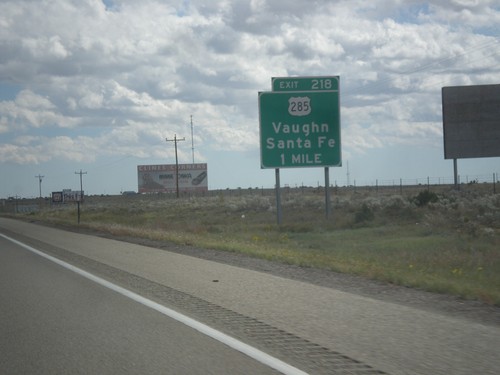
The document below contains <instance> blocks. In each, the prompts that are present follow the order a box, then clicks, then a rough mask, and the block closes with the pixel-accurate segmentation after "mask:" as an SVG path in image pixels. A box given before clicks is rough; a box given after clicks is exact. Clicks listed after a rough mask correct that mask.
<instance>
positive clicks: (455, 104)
mask: <svg viewBox="0 0 500 375" xmlns="http://www.w3.org/2000/svg"><path fill="white" fill-rule="evenodd" d="M442 102H443V135H444V158H445V159H463V158H484V157H498V156H500V84H498V85H478V86H452V87H443V88H442Z"/></svg>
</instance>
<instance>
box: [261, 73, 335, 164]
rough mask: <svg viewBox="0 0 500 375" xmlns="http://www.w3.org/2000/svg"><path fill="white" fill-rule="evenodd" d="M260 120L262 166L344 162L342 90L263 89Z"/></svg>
mask: <svg viewBox="0 0 500 375" xmlns="http://www.w3.org/2000/svg"><path fill="white" fill-rule="evenodd" d="M276 79H278V78H276ZM276 79H275V80H276ZM291 79H293V80H299V81H300V82H305V80H309V81H310V83H314V82H313V81H314V79H316V78H304V81H301V78H291ZM280 80H281V78H280ZM274 82H275V81H274V80H273V85H274ZM279 82H285V81H279ZM335 82H336V83H335V84H336V85H337V88H338V79H337V80H336V81H335ZM301 84H302V83H301ZM332 84H333V81H332ZM273 88H274V87H273ZM259 122H260V153H261V168H293V167H321V166H323V167H328V166H341V164H342V161H341V152H340V150H341V149H340V106H339V92H338V90H327V91H321V90H317V91H311V90H304V91H272V92H260V93H259Z"/></svg>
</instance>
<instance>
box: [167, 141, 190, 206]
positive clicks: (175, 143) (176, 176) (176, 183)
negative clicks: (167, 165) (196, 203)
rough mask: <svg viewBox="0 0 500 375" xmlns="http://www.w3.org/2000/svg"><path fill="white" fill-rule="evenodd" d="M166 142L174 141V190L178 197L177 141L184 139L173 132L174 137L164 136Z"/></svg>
mask: <svg viewBox="0 0 500 375" xmlns="http://www.w3.org/2000/svg"><path fill="white" fill-rule="evenodd" d="M165 140H166V141H167V142H174V145H175V191H176V193H177V198H179V159H178V158H177V142H180V141H185V140H186V139H185V138H177V134H174V139H168V138H165Z"/></svg>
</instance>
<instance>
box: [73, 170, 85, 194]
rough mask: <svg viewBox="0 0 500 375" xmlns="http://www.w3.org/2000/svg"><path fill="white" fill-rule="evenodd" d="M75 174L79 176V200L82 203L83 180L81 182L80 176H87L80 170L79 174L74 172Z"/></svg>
mask: <svg viewBox="0 0 500 375" xmlns="http://www.w3.org/2000/svg"><path fill="white" fill-rule="evenodd" d="M75 174H79V175H80V200H81V201H83V180H82V175H84V174H87V172H82V170H81V169H80V172H75Z"/></svg>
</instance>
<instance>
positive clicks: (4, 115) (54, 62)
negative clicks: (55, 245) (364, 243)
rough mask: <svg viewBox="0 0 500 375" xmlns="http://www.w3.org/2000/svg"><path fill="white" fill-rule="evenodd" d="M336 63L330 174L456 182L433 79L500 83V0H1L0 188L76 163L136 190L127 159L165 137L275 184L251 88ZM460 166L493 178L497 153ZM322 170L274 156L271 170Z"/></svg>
mask: <svg viewBox="0 0 500 375" xmlns="http://www.w3.org/2000/svg"><path fill="white" fill-rule="evenodd" d="M332 75H334V76H336V75H338V76H340V100H341V122H342V160H343V166H342V167H340V168H339V167H337V168H331V171H330V179H331V182H332V183H337V184H339V185H343V184H345V183H346V182H347V178H348V177H349V181H350V183H351V184H352V183H353V182H355V183H356V184H357V185H363V184H375V181H377V180H378V181H379V182H378V183H379V184H382V183H392V182H393V181H397V183H399V180H400V179H403V181H414V180H415V181H417V180H418V179H421V182H423V181H424V179H426V178H427V177H430V178H436V179H438V178H439V179H440V180H441V181H443V179H448V181H449V182H451V181H452V178H453V163H452V161H450V160H445V159H444V152H443V135H442V114H441V113H442V112H441V88H442V87H443V86H461V85H477V84H493V83H494V84H498V83H500V1H498V0H450V1H442V0H435V1H428V2H422V1H410V0H408V1H405V0H384V1H373V0H338V1H337V0H293V1H285V0H283V1H281V0H175V1H174V0H156V1H155V0H104V1H102V0H0V176H1V177H0V198H5V197H7V196H13V195H19V196H23V197H30V196H38V193H39V183H38V178H37V177H35V176H38V175H42V176H44V177H43V182H42V194H43V195H44V196H48V195H49V194H50V192H51V191H58V190H61V189H63V188H70V189H74V190H78V189H79V185H80V179H79V175H77V174H75V172H79V171H80V170H81V171H84V172H87V174H85V175H84V176H83V185H84V190H85V191H86V193H87V194H102V193H104V194H117V193H119V192H120V191H124V190H137V169H136V168H137V165H141V164H170V163H175V154H174V147H173V144H172V143H171V142H166V141H165V138H173V137H174V135H177V136H178V137H185V139H186V141H184V142H180V143H179V145H178V153H179V162H180V163H191V162H192V161H193V153H192V151H193V150H192V145H193V144H194V159H195V162H197V163H198V162H205V163H208V176H209V177H208V183H209V188H210V189H221V188H222V189H225V188H227V187H229V188H236V187H242V188H247V187H262V186H264V187H272V186H273V185H274V170H272V169H261V168H260V151H259V149H260V141H259V109H258V92H259V91H270V90H271V77H286V76H332ZM191 116H192V124H193V127H191ZM192 129H193V134H194V138H193V139H192V138H191V130H192ZM458 166H459V174H460V175H461V177H462V180H464V179H466V178H467V179H473V178H476V177H480V178H485V179H487V178H490V179H491V178H492V174H493V173H500V158H486V159H463V160H459V162H458ZM323 176H324V174H323V169H322V168H301V169H295V168H294V169H283V170H282V172H281V183H282V184H283V185H285V184H288V185H290V186H300V185H302V184H304V185H312V186H316V185H317V184H318V183H319V184H323V183H324V181H323Z"/></svg>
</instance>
